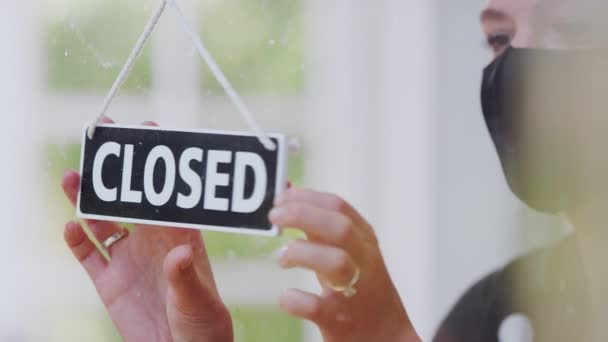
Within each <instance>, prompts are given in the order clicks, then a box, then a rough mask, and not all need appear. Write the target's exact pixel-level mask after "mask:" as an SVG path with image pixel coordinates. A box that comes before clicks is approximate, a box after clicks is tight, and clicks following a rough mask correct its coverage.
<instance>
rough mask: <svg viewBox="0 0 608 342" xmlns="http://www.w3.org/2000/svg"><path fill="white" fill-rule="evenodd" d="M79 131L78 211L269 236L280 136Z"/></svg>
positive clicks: (280, 172)
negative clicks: (267, 142)
mask: <svg viewBox="0 0 608 342" xmlns="http://www.w3.org/2000/svg"><path fill="white" fill-rule="evenodd" d="M86 132H87V130H86V129H85V131H84V134H83V136H84V138H83V139H84V140H83V145H82V146H83V147H82V157H81V169H80V171H81V175H82V180H81V187H80V193H79V196H78V205H77V211H78V216H80V217H83V218H89V219H97V220H112V221H119V222H130V223H141V224H150V225H168V226H176V227H185V228H197V229H211V230H223V231H232V232H242V233H253V234H263V235H276V234H277V233H278V230H277V229H276V227H273V226H272V225H271V223H270V222H269V220H268V218H267V216H268V212H269V211H270V209H272V206H273V202H274V198H275V197H276V195H278V194H279V193H280V192H281V191H283V189H284V188H285V187H286V184H287V179H286V172H287V151H286V144H285V136H283V135H280V134H272V135H270V139H271V140H272V141H273V142H274V143H275V145H276V146H277V148H276V149H275V150H273V151H271V150H268V149H266V148H265V147H264V146H263V145H262V144H261V143H260V142H259V141H258V138H257V137H256V136H254V135H250V134H246V133H232V132H218V131H180V130H170V129H163V128H159V127H131V126H119V125H100V126H98V127H97V129H96V130H95V135H94V137H93V139H89V138H88V137H87V134H86Z"/></svg>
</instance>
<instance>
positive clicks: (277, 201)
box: [274, 193, 285, 206]
mask: <svg viewBox="0 0 608 342" xmlns="http://www.w3.org/2000/svg"><path fill="white" fill-rule="evenodd" d="M284 197H285V196H283V194H282V193H281V194H279V195H278V196H277V197H276V198H275V199H274V205H275V206H277V205H280V204H281V203H283V201H284V200H285V199H284Z"/></svg>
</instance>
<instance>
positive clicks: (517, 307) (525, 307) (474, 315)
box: [434, 236, 584, 342]
mask: <svg viewBox="0 0 608 342" xmlns="http://www.w3.org/2000/svg"><path fill="white" fill-rule="evenodd" d="M575 244H576V243H575V241H574V238H573V237H572V236H569V237H566V238H564V239H562V240H560V241H558V242H556V243H552V244H550V245H548V246H545V247H543V248H539V249H537V250H534V251H533V252H531V253H529V254H527V255H525V256H522V257H519V258H517V259H515V260H513V261H512V262H510V263H509V264H507V265H506V266H504V267H502V268H501V269H499V270H496V271H494V272H492V273H490V274H488V275H486V276H485V277H483V278H482V279H481V280H479V281H478V282H477V283H475V284H474V285H473V286H472V287H471V288H470V289H469V290H468V291H467V292H466V293H465V294H464V295H463V296H462V297H461V298H460V299H459V301H458V302H457V304H456V305H455V306H454V308H453V309H452V311H451V312H450V313H449V314H448V315H447V317H446V319H445V320H444V321H443V323H442V324H441V326H440V328H439V330H438V333H437V335H436V337H435V339H434V341H436V342H456V341H467V342H476V341H484V342H486V341H497V340H498V330H499V328H500V325H501V324H502V322H503V321H504V320H505V319H506V318H507V317H509V316H511V315H513V314H515V313H518V314H524V315H526V316H528V317H530V318H531V320H534V319H535V318H536V317H548V316H547V315H543V314H544V313H541V311H545V310H547V309H553V308H554V307H555V306H556V303H561V301H562V300H563V299H564V298H570V297H571V296H572V295H573V294H574V293H576V294H577V296H579V297H581V296H580V294H581V293H584V288H583V287H582V286H581V282H580V281H579V280H580V279H583V278H584V277H581V275H580V274H579V273H580V272H581V267H580V266H579V260H578V257H577V255H578V253H577V252H576V247H575ZM581 298H582V297H581ZM560 305H561V304H560ZM543 321H547V320H546V319H544V320H543Z"/></svg>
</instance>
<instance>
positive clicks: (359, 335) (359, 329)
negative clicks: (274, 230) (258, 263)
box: [269, 188, 420, 342]
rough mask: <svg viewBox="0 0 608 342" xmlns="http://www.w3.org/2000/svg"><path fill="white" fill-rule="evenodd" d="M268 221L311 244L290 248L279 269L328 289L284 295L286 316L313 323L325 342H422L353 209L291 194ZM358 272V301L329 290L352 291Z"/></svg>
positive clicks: (329, 198) (310, 194) (333, 199)
mask: <svg viewBox="0 0 608 342" xmlns="http://www.w3.org/2000/svg"><path fill="white" fill-rule="evenodd" d="M269 218H270V220H271V221H272V222H273V223H274V224H276V225H278V226H280V227H293V228H297V229H300V230H302V231H303V232H305V233H306V234H307V236H308V238H309V239H308V240H300V241H296V242H293V243H291V244H290V245H288V246H286V247H285V248H284V249H283V250H282V252H281V254H280V257H279V262H280V264H281V266H282V267H283V268H294V267H300V268H305V269H309V270H312V271H314V272H315V273H316V274H317V277H318V279H319V281H320V283H321V285H322V286H323V287H324V289H323V293H322V294H320V295H316V294H312V293H307V292H303V291H300V290H296V289H290V290H287V291H285V292H284V294H283V295H282V296H281V298H280V307H281V309H282V310H284V311H286V312H287V313H289V314H291V315H293V316H297V317H300V318H304V319H307V320H310V321H312V322H314V323H315V324H316V325H318V327H319V328H320V330H321V333H322V335H323V337H324V339H325V341H326V342H350V341H362V342H370V341H372V342H373V341H382V342H388V341H420V338H419V337H418V336H417V334H416V332H415V330H414V327H413V326H412V324H411V322H410V319H409V317H408V315H407V313H406V311H405V308H404V306H403V304H402V302H401V299H400V297H399V294H398V293H397V290H396V288H395V286H394V284H393V282H392V280H391V278H390V276H389V274H388V270H387V268H386V265H385V263H384V260H383V258H382V255H381V253H380V248H379V245H378V240H377V238H376V235H375V233H374V231H373V229H372V227H371V226H370V225H369V224H368V223H367V222H366V221H365V219H363V218H362V217H361V215H359V213H357V211H356V210H355V209H354V208H353V207H352V206H351V205H349V204H348V203H347V202H345V201H344V200H343V199H341V198H339V197H337V196H334V195H329V194H324V193H320V192H316V191H312V190H304V189H297V188H291V189H288V190H286V191H285V192H284V193H283V194H282V195H281V196H279V198H277V201H276V203H275V208H274V209H273V210H272V211H271V212H270V215H269ZM358 271H359V272H360V278H359V280H358V281H357V283H356V285H355V286H354V288H355V289H356V291H357V293H356V294H355V295H354V296H352V297H350V298H347V296H345V295H344V294H342V293H340V292H336V291H334V290H332V289H330V287H331V286H328V284H332V285H333V286H345V285H348V284H349V283H350V282H351V281H352V280H353V277H354V276H355V274H356V273H357V272H358Z"/></svg>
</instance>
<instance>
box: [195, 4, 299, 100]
mask: <svg viewBox="0 0 608 342" xmlns="http://www.w3.org/2000/svg"><path fill="white" fill-rule="evenodd" d="M202 10H203V12H202V13H203V15H202V19H201V27H202V28H201V32H202V36H203V39H204V40H205V43H206V44H207V45H208V47H209V49H210V51H211V53H212V54H213V56H214V57H215V58H216V59H217V61H218V64H219V65H220V66H221V68H222V70H223V71H224V72H225V73H226V76H227V77H228V78H229V79H230V81H231V82H232V83H233V84H234V86H235V87H236V88H237V89H239V90H241V91H247V92H252V93H262V94H293V93H298V92H300V91H302V89H303V86H304V71H303V67H302V66H303V63H304V51H303V49H304V45H303V14H302V3H301V1H300V0H226V1H216V0H204V1H203V9H202ZM203 85H204V91H205V92H216V91H220V90H221V88H220V86H219V84H218V83H217V82H216V81H215V79H214V78H213V76H212V75H211V73H210V72H209V69H208V68H207V67H206V66H205V67H204V68H203Z"/></svg>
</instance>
